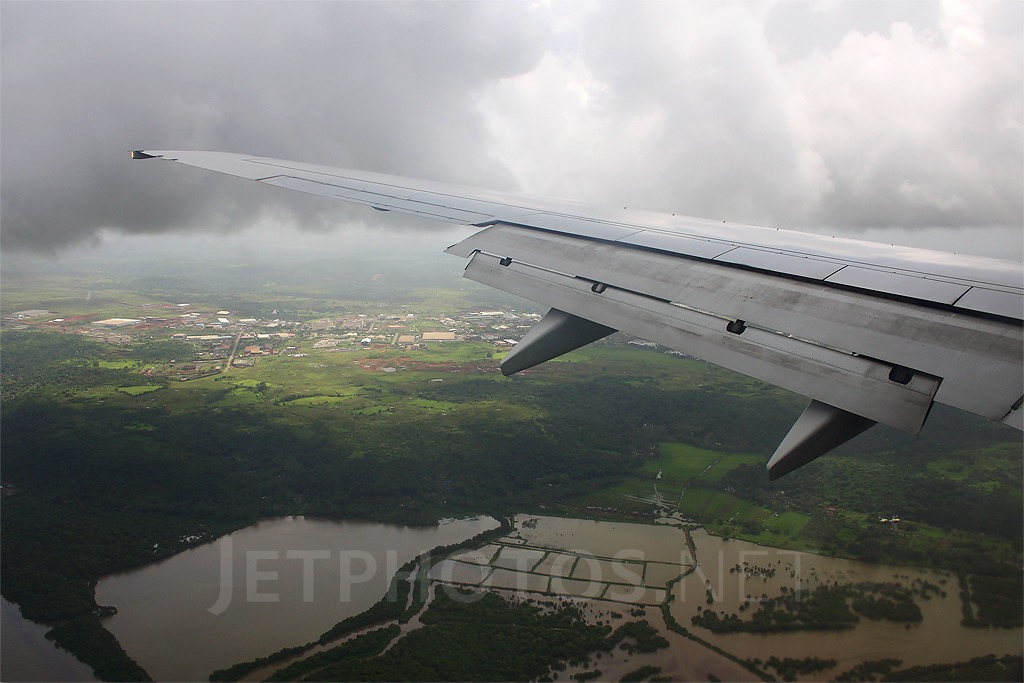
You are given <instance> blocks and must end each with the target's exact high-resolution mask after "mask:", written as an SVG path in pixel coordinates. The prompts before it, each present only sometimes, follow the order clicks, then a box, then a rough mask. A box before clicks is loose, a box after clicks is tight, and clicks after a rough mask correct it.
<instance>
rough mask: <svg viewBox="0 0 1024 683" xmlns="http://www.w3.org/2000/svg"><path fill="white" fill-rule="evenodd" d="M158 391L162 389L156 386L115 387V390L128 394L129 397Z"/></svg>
mask: <svg viewBox="0 0 1024 683" xmlns="http://www.w3.org/2000/svg"><path fill="white" fill-rule="evenodd" d="M159 389H163V387H162V386H160V385H158V384H146V385H143V386H137V387H117V390H118V391H119V392H121V393H122V394H128V395H129V396H140V395H142V394H149V393H152V392H154V391H157V390H159Z"/></svg>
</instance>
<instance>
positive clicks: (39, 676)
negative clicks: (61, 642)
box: [0, 600, 96, 681]
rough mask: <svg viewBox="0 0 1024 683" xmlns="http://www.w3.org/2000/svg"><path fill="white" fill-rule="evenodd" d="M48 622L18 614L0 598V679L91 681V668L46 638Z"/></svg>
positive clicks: (10, 604)
mask: <svg viewBox="0 0 1024 683" xmlns="http://www.w3.org/2000/svg"><path fill="white" fill-rule="evenodd" d="M49 630H50V627H49V626H46V625H44V624H37V623H35V622H34V621H29V620H28V619H26V618H25V617H23V616H21V610H19V609H18V607H17V606H16V605H14V604H12V603H10V602H7V601H6V600H0V651H2V652H3V661H2V662H0V680H3V681H95V680H96V679H95V678H93V675H92V669H91V668H90V667H89V666H87V665H85V664H83V663H82V662H80V661H78V660H77V659H75V657H74V656H73V655H72V654H71V653H69V652H67V651H65V650H62V649H60V648H59V647H57V646H56V645H54V644H53V641H52V640H47V639H46V632H47V631H49Z"/></svg>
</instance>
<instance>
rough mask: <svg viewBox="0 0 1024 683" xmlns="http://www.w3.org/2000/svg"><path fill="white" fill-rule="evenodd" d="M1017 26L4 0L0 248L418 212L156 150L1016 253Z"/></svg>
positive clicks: (795, 5)
mask: <svg viewBox="0 0 1024 683" xmlns="http://www.w3.org/2000/svg"><path fill="white" fill-rule="evenodd" d="M1022 33H1024V3H1021V2H1019V1H1018V0H1012V1H1009V2H994V3H984V2H970V3H967V2H964V3H961V2H943V3H939V2H928V1H917V0H915V1H913V2H906V3H902V2H839V1H832V0H818V1H815V2H796V1H788V0H787V1H786V2H778V3H776V2H767V1H766V2H750V1H743V2H737V3H729V2H707V3H705V2H692V1H686V2H661V3H645V2H619V3H601V2H595V3H589V2H588V3H583V2H565V3H561V2H550V3H548V2H535V3H517V2H502V3H494V2H486V3H485V2H463V3H454V4H449V3H442V2H414V3H403V2H373V3H370V2H365V3H363V2H328V3H309V4H306V3H292V2H289V3H272V2H261V3H243V2H227V3H207V2H203V3H199V2H194V3H192V2H172V3H166V4H162V3H129V2H110V3H90V2H73V3H60V2H12V1H10V0H4V1H3V2H0V49H2V55H0V57H2V59H0V68H2V80H0V88H2V93H0V95H2V97H0V107H2V118H0V135H2V139H0V164H2V168H0V183H2V188H0V196H2V213H0V237H2V242H0V244H2V248H3V250H4V252H5V255H6V256H8V257H9V256H10V255H11V254H12V253H15V254H16V253H19V252H21V251H28V250H32V251H35V252H46V253H54V254H63V255H64V257H65V258H66V257H67V255H68V254H69V253H72V252H73V250H74V249H79V248H82V247H83V246H89V245H91V247H90V248H93V249H95V248H96V245H99V246H100V247H102V245H103V244H104V243H105V242H109V241H116V240H117V239H124V238H123V235H125V234H133V233H145V234H153V233H173V234H183V233H188V232H191V233H196V232H202V233H218V232H219V233H230V234H240V233H241V234H256V235H267V234H269V233H270V231H271V230H279V231H282V232H283V233H284V234H286V235H289V236H290V239H292V238H294V235H296V234H298V235H300V236H301V235H302V234H305V233H303V232H301V231H316V232H317V233H318V234H317V235H316V237H315V239H321V238H322V237H323V233H324V232H336V233H338V234H339V235H340V236H341V237H342V238H343V237H344V235H345V234H346V231H353V230H354V231H355V232H349V234H358V235H360V236H361V237H360V239H365V236H366V235H373V234H377V231H379V232H380V234H381V235H384V236H394V235H395V234H401V233H400V232H398V231H400V230H403V229H404V230H430V229H431V228H430V227H429V226H428V225H427V224H425V223H412V222H410V219H408V218H402V217H398V216H395V215H393V214H392V215H382V214H379V213H376V212H372V211H369V210H367V209H362V208H358V207H349V206H347V205H345V204H343V203H341V202H331V201H329V200H324V199H320V198H316V197H311V196H309V195H303V194H299V193H291V192H288V191H285V190H277V189H275V188H267V187H263V186H260V185H258V184H256V183H251V182H248V181H243V180H237V179H233V178H227V177H221V176H218V175H216V174H211V173H208V172H204V171H200V170H196V169H191V168H184V167H177V166H175V165H172V164H166V163H159V162H140V161H135V162H133V161H131V160H130V159H129V154H128V152H129V150H131V149H133V148H150V149H208V150H221V151H235V152H246V153H253V154H261V155H266V156H276V157H282V158H286V159H295V160H300V161H310V162H317V163H324V164H330V165H335V166H345V167H353V168H359V169H366V170H374V171H384V172H390V173H399V174H404V175H410V176H414V177H422V178H429V179H436V180H448V181H455V182H459V183H463V184H468V185H478V186H484V187H490V188H496V189H504V190H515V191H520V192H527V193H532V194H539V195H548V196H558V197H566V198H572V199H579V200H584V201H592V202H597V203H610V204H622V205H624V204H628V205H630V206H632V207H637V208H649V209H655V210H664V211H672V212H676V213H681V214H689V215H694V216H705V217H712V218H720V219H728V220H734V221H739V222H748V223H755V224H761V225H771V226H780V227H791V228H796V229H802V230H813V231H817V232H832V233H836V234H847V235H864V236H867V237H869V238H872V239H882V240H890V239H891V240H893V241H904V242H912V243H921V245H922V246H924V245H931V246H933V247H936V248H948V249H951V250H957V251H972V252H975V253H982V254H984V255H993V256H1005V257H1009V258H1013V259H1020V258H1021V252H1022V251H1024V244H1022V240H1024V237H1022V235H1024V228H1022V223H1024V200H1022V196H1024V190H1022V188H1024V173H1022V163H1024V162H1022V156H1024V154H1022V151H1024V142H1022V128H1024V126H1022V119H1024V114H1022V111H1024V103H1022V99H1024V52H1022V45H1024V36H1022ZM353 226H355V227H353ZM441 227H442V228H443V226H441ZM244 231H249V232H244ZM296 231H299V232H296ZM439 234H440V233H439ZM164 239H166V236H165V237H164ZM310 239H311V240H312V239H314V237H311V238H310ZM442 241H444V240H442ZM449 241H450V240H449ZM440 246H441V247H443V246H445V245H444V244H441V245H440ZM439 258H440V257H439Z"/></svg>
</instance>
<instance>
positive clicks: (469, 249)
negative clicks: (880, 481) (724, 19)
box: [133, 151, 1024, 479]
mask: <svg viewBox="0 0 1024 683" xmlns="http://www.w3.org/2000/svg"><path fill="white" fill-rule="evenodd" d="M133 156H134V157H136V158H156V157H159V158H162V159H165V160H170V161H177V162H179V163H182V164H186V165H190V166H197V167H200V168H206V169H210V170H214V171H219V172H221V173H227V174H230V175H236V176H241V177H243V178H249V179H251V180H256V181H259V182H262V183H265V184H268V185H275V186H277V187H284V188H287V189H292V190H298V191H301V192H307V193H311V194H317V195H321V196H325V197H331V198H335V199H342V200H345V201H349V202H354V203H357V204H363V205H366V206H369V207H372V208H374V209H377V210H382V211H396V212H400V213H406V214H410V215H416V216H421V217H425V218H430V219H435V220H439V221H444V222H448V223H455V224H462V225H472V226H477V227H480V228H481V230H480V231H479V232H477V233H476V234H474V235H472V236H471V237H469V238H467V239H465V240H463V241H462V242H460V243H458V244H455V245H453V246H451V247H449V248H448V250H447V251H448V252H449V253H452V254H455V255H457V256H462V257H464V258H468V259H469V263H468V265H467V268H466V273H465V276H466V277H468V278H470V279H473V280H476V281H478V282H482V283H485V284H488V285H491V286H494V287H496V288H498V289H502V290H504V291H507V292H511V293H514V294H517V295H520V296H523V297H525V298H528V299H531V300H533V301H536V302H538V303H541V304H545V305H547V306H550V307H551V310H550V312H549V313H548V314H547V315H546V316H545V317H544V319H543V320H541V321H540V322H539V323H538V324H537V325H536V326H534V328H533V329H531V330H530V331H529V332H528V333H527V335H526V336H525V337H524V338H523V339H522V341H520V343H519V345H518V346H516V347H515V349H514V350H513V351H512V352H511V353H510V354H508V356H506V358H505V360H504V361H502V371H503V372H504V373H505V374H512V373H514V372H518V371H520V370H523V369H526V368H528V367H531V366H533V365H536V364H537V363H541V362H544V361H545V360H549V359H551V358H554V357H556V356H558V355H561V354H563V353H566V352H568V351H571V350H573V349H575V348H578V347H580V346H582V345H584V344H588V343H590V342H592V341H594V340H596V339H600V338H601V337H604V336H606V335H608V334H611V333H612V332H614V331H616V330H621V331H624V332H627V333H629V334H632V335H635V336H638V337H642V338H644V339H648V340H650V341H654V342H657V343H659V344H663V345H665V346H668V347H670V348H673V349H675V350H677V351H680V352H683V353H686V354H688V355H692V356H695V357H697V358H701V359H704V360H707V361H709V362H712V363H715V364H718V365H722V366H724V367H727V368H730V369H732V370H736V371H739V372H742V373H744V374H746V375H749V376H751V377H755V378H757V379H761V380H764V381H766V382H770V383H772V384H775V385H777V386H780V387H783V388H786V389H789V390H791V391H794V392H796V393H800V394H803V395H805V396H807V397H809V398H810V399H811V403H810V405H809V406H808V408H807V410H805V412H804V413H803V415H801V417H800V418H799V419H798V420H797V422H796V424H795V425H794V426H793V428H792V429H791V430H790V432H789V434H788V435H787V436H786V438H785V440H784V441H783V443H782V444H781V445H780V446H779V448H778V450H776V452H775V455H773V457H772V458H771V460H770V461H769V463H768V471H769V475H770V476H771V477H772V478H773V479H775V478H777V477H779V476H781V475H782V474H785V473H786V472H789V471H791V470H793V469H795V468H796V467H799V466H800V465H802V464H804V463H806V462H808V461H810V460H812V459H813V458H815V457H818V456H819V455H821V454H823V453H825V452H827V451H828V450H830V449H832V448H834V447H835V446H837V445H839V444H841V443H843V442H845V441H846V440H848V439H850V438H852V437H853V436H855V435H857V434H859V433H860V432H862V431H864V430H865V429H867V428H869V427H870V426H872V425H873V424H875V423H878V422H881V423H883V424H887V425H890V426H893V427H896V428H898V429H901V430H903V431H907V432H911V433H915V434H916V433H917V432H918V431H919V430H920V428H921V426H922V424H923V423H924V420H925V418H926V417H927V415H928V411H929V410H930V408H931V405H932V403H933V402H934V401H938V402H940V403H944V404H947V405H951V406H954V407H957V408H961V409H964V410H968V411H970V412H973V413H976V414H978V415H983V416H985V417H988V418H990V419H993V420H1002V421H1003V422H1005V423H1007V424H1009V425H1011V426H1014V427H1016V428H1017V429H1024V410H1021V404H1022V402H1024V367H1022V365H1024V364H1022V356H1024V335H1022V331H1024V322H1022V321H1024V270H1022V266H1021V264H1020V263H1013V262H1006V261H999V260H994V259H986V258H980V257H971V256H964V255H956V254H948V253H944V252H938V251H930V250H924V249H914V248H909V247H898V246H891V245H885V244H876V243H871V242H863V241H858V240H850V239H841V238H830V237H826V236H820V235H812V234H807V233H800V232H794V231H788V230H777V229H771V228H761V227H755V226H747V225H738V224H731V223H725V222H719V221H711V220H704V219H698V218H690V217H685V216H676V215H671V214H658V213H651V212H645V211H638V210H633V209H607V208H595V207H592V206H587V205H583V204H578V203H576V202H571V201H567V200H557V199H539V198H534V197H526V196H519V195H515V194H510V193H502V192H496V191H490V190H482V189H477V188H469V187H461V186H457V185H451V184H447V183H438V182H431V181H424V180H414V179H410V178H403V177H400V176H393V175H385V174H379V173H369V172H364V171H355V170H349V169H338V168H331V167H326V166H317V165H313V164H304V163H297V162H291V161H283V160H278V159H268V158H265V157H257V156H251V155H240V154H228V153H222V152H185V151H136V152H133Z"/></svg>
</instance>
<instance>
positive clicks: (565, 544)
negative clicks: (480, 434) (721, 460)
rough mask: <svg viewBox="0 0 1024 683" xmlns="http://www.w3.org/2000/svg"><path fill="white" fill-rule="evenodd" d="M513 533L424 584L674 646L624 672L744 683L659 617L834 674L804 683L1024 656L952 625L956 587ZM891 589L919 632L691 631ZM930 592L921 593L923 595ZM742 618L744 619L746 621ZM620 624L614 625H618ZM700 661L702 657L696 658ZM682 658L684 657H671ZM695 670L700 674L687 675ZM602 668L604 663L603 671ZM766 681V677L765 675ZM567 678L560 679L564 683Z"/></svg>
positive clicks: (734, 547)
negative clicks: (580, 611) (575, 615)
mask: <svg viewBox="0 0 1024 683" xmlns="http://www.w3.org/2000/svg"><path fill="white" fill-rule="evenodd" d="M515 522H516V525H515V531H514V532H513V533H511V534H509V535H508V536H506V537H504V538H501V539H499V540H498V541H496V542H494V543H491V544H489V545H487V546H485V547H483V548H480V549H477V550H470V551H465V552H462V553H458V554H456V555H454V556H452V557H451V558H449V559H447V560H444V561H442V562H440V563H438V564H436V565H434V567H433V569H432V571H431V578H432V579H433V580H435V581H441V582H444V583H454V584H460V585H464V586H476V587H479V588H483V589H491V590H499V591H502V592H504V591H516V592H527V593H540V594H547V595H554V596H560V597H562V598H570V599H585V601H586V602H587V603H588V604H589V607H588V609H589V610H590V612H589V613H590V614H591V615H592V618H593V619H595V620H597V619H603V620H607V621H608V623H614V619H611V618H610V616H609V615H611V614H614V613H616V610H619V612H623V611H624V610H623V607H625V606H627V605H631V606H635V607H642V608H646V609H645V615H646V616H645V617H644V618H645V619H647V620H648V621H650V622H651V623H652V624H655V625H658V627H659V628H660V629H661V630H662V632H663V635H664V636H665V637H666V638H668V639H669V640H670V642H671V643H672V646H671V647H670V648H668V649H666V650H661V651H659V652H658V653H654V654H649V655H643V656H638V657H623V656H622V655H621V653H617V656H618V659H619V660H625V663H622V667H625V669H624V671H625V670H628V669H629V668H630V667H633V668H635V667H636V666H639V665H642V664H649V665H655V666H660V667H661V668H662V675H668V676H670V677H674V678H677V679H686V678H706V677H707V676H708V674H713V675H715V676H717V677H719V678H722V679H723V680H729V679H733V680H736V679H743V680H746V679H749V678H750V676H751V672H750V671H749V670H747V669H743V668H741V667H740V666H738V665H737V663H736V662H734V661H730V660H729V659H728V658H726V657H723V656H721V655H719V654H717V653H715V652H714V651H713V650H711V649H709V648H707V647H705V646H703V645H700V644H698V643H695V642H694V641H692V640H688V639H686V638H685V637H683V636H680V635H679V634H677V633H673V632H671V631H670V630H669V629H668V628H667V626H666V625H665V623H664V621H663V619H662V617H661V612H660V609H659V607H660V606H661V605H662V604H663V603H665V602H666V600H667V601H668V603H667V604H668V607H669V613H670V615H671V617H672V618H673V619H674V620H675V621H676V622H677V623H678V624H679V625H680V626H683V627H684V628H686V629H688V630H690V632H691V633H693V634H694V635H695V636H697V637H698V638H700V639H701V640H703V641H705V642H707V643H710V644H712V645H714V646H717V647H719V648H721V649H722V650H724V651H725V652H727V653H729V654H730V655H733V656H734V657H735V658H737V659H741V660H748V661H749V660H760V661H761V662H765V661H767V660H768V659H769V658H771V657H773V656H774V657H778V658H780V659H782V658H792V659H803V658H806V657H812V656H815V657H820V658H822V659H835V660H836V663H835V665H834V666H832V667H830V668H828V669H824V670H819V671H817V672H816V673H814V674H813V675H810V674H809V675H806V676H804V678H805V679H806V680H820V679H823V678H829V677H835V676H837V675H839V674H841V673H843V672H845V671H848V670H849V669H851V668H852V667H854V666H856V665H857V664H860V663H862V662H865V661H869V660H880V659H888V658H892V659H899V660H901V662H902V664H901V665H900V667H901V668H906V667H910V666H917V665H923V664H935V663H951V662H957V661H966V660H969V659H971V658H972V657H978V656H982V655H987V654H996V655H1004V654H1015V655H1019V654H1021V653H1022V651H1024V645H1022V635H1024V634H1022V630H1021V629H1020V628H1016V629H976V628H967V627H965V626H962V625H961V624H960V619H961V602H960V598H959V589H958V585H957V577H956V575H953V574H950V573H948V572H939V571H931V570H927V569H917V568H909V567H897V566H888V565H871V564H865V563H861V562H853V561H850V560H844V559H840V558H834V557H825V556H821V555H814V554H811V553H802V552H796V551H790V550H782V549H778V548H769V547H764V546H758V545H755V544H753V543H748V542H745V541H738V540H727V539H722V538H719V537H715V536H711V535H709V534H708V533H707V532H705V531H704V530H703V529H695V530H693V531H689V530H687V529H684V528H682V527H679V526H669V525H651V524H634V523H627V522H599V521H592V520H582V519H565V518H559V517H538V516H527V515H519V516H517V517H516V519H515ZM865 583H871V584H897V585H898V586H899V587H901V590H906V591H910V592H914V595H915V597H914V602H915V603H916V604H917V606H918V607H919V608H920V612H921V616H922V619H921V621H919V622H912V623H911V622H899V621H890V620H887V619H868V618H865V617H860V618H859V620H857V621H856V623H855V624H854V625H853V627H852V628H849V629H846V630H820V631H813V630H802V631H795V632H784V633H769V634H755V633H720V634H719V633H714V632H712V631H710V630H708V629H707V628H704V627H701V626H697V625H694V624H693V623H692V620H693V618H694V617H696V616H698V615H700V614H701V613H702V612H703V611H704V610H712V611H715V612H718V613H720V614H723V615H727V614H736V615H738V616H740V617H741V618H749V615H750V614H751V613H753V612H754V611H755V610H757V609H759V607H760V605H761V604H762V603H763V602H764V601H767V600H768V599H772V598H776V599H778V598H780V597H782V596H791V597H793V598H795V599H796V600H800V599H802V598H804V597H806V596H808V595H810V593H811V592H812V591H813V590H814V589H815V588H818V587H820V586H857V585H863V584H865ZM926 586H927V587H926ZM744 614H745V615H746V616H744ZM620 616H621V615H620ZM694 648H697V650H699V651H701V652H700V655H699V656H698V655H697V654H696V651H695V650H694ZM682 652H686V653H687V655H686V656H685V657H682V656H681V654H680V653H682ZM694 662H700V663H701V664H700V666H698V667H697V668H694V667H695V664H694ZM609 664H610V662H609V661H608V660H607V659H606V660H605V666H604V667H602V671H603V672H604V674H605V675H609V674H610V670H607V667H608V665H609ZM769 672H770V673H774V672H773V671H769ZM572 673H573V671H572V670H569V671H567V672H565V673H564V674H563V675H562V676H560V678H566V677H567V676H569V675H570V674H572Z"/></svg>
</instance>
